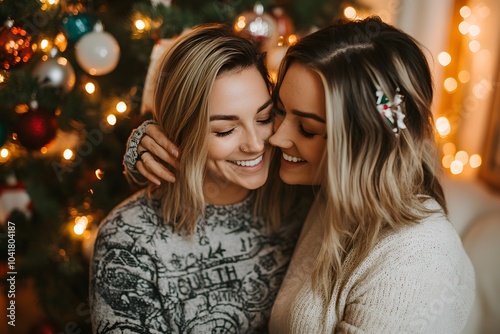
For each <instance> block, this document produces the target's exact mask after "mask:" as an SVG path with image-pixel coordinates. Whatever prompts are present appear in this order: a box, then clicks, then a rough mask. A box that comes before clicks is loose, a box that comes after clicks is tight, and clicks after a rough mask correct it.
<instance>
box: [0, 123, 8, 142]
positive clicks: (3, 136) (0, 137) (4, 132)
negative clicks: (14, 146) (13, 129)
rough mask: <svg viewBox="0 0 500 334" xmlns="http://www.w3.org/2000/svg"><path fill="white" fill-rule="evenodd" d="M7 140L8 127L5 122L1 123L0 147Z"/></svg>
mask: <svg viewBox="0 0 500 334" xmlns="http://www.w3.org/2000/svg"><path fill="white" fill-rule="evenodd" d="M6 141H7V129H6V128H5V125H4V124H3V123H0V147H2V146H3V145H4V144H5V142H6Z"/></svg>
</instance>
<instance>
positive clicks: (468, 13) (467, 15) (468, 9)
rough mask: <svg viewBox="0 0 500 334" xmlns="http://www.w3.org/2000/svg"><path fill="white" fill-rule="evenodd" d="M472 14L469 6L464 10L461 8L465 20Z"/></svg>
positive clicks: (464, 7)
mask: <svg viewBox="0 0 500 334" xmlns="http://www.w3.org/2000/svg"><path fill="white" fill-rule="evenodd" d="M471 13H472V11H471V10H470V8H469V7H467V6H463V7H462V8H460V16H461V17H463V18H464V19H465V18H467V17H469V16H470V14H471Z"/></svg>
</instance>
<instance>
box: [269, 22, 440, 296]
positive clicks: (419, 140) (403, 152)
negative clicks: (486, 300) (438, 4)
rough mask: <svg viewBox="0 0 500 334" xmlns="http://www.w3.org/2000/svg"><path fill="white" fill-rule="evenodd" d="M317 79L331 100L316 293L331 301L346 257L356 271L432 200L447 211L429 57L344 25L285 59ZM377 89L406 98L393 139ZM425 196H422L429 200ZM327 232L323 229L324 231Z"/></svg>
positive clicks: (385, 35)
mask: <svg viewBox="0 0 500 334" xmlns="http://www.w3.org/2000/svg"><path fill="white" fill-rule="evenodd" d="M293 62H298V63H300V64H302V65H304V66H307V67H309V68H311V69H313V70H315V71H316V72H317V73H318V74H319V75H320V77H321V78H322V81H323V87H324V90H325V96H326V109H327V112H326V114H327V115H326V121H327V148H326V153H325V156H324V159H326V163H325V165H326V169H327V173H326V175H327V176H326V181H325V183H324V185H323V186H322V187H321V190H320V191H321V194H320V196H322V197H323V200H324V201H325V202H326V203H325V211H324V212H322V221H321V223H322V224H323V228H324V236H325V237H324V242H323V244H322V245H321V249H320V253H319V256H318V258H317V261H316V265H315V269H314V272H313V286H316V287H317V289H318V292H319V293H321V294H322V295H323V296H325V297H326V298H327V299H328V300H330V298H331V293H332V289H333V285H334V284H335V281H336V279H337V278H338V277H339V276H340V275H342V273H343V268H342V264H343V262H344V260H345V257H346V255H347V254H348V253H351V255H350V256H353V258H354V260H355V261H357V262H358V263H359V261H361V260H362V259H363V258H364V257H365V256H366V255H367V254H368V252H369V251H370V250H371V249H372V248H373V247H374V245H375V243H376V242H377V240H378V238H379V236H380V232H381V231H382V230H383V229H385V228H388V229H397V228H399V227H401V226H405V225H411V224H415V223H418V221H419V220H421V219H422V218H423V217H425V216H427V215H429V214H430V213H431V212H432V211H430V210H428V209H427V208H426V207H425V206H424V203H423V202H424V201H425V200H426V199H427V198H428V197H433V198H434V199H435V200H436V201H437V202H438V203H439V204H440V205H441V207H442V208H443V210H444V211H445V212H446V203H445V199H444V194H443V190H442V187H441V184H440V182H439V180H438V175H439V173H440V167H439V165H438V159H437V152H436V146H435V139H434V129H433V121H432V118H433V117H432V112H431V103H432V95H433V88H432V79H431V74H430V70H429V66H428V63H427V61H426V59H425V55H424V54H423V53H422V51H421V49H420V48H419V46H418V44H417V43H416V42H415V41H414V40H413V39H412V38H411V37H410V36H408V35H407V34H405V33H403V32H402V31H400V30H398V29H396V28H394V27H392V26H390V25H387V24H385V23H383V22H382V21H381V20H380V19H379V18H377V17H372V18H368V19H365V20H361V21H353V22H339V23H337V24H334V25H332V26H330V27H327V28H325V29H322V30H320V31H318V32H316V33H314V34H312V35H309V36H306V37H304V38H303V39H302V40H300V41H299V42H298V43H297V44H296V45H295V46H293V47H291V48H290V49H289V51H288V52H287V54H286V56H285V59H284V62H283V63H282V66H281V68H280V74H279V79H278V83H277V87H276V89H275V93H277V92H278V91H279V86H280V83H281V81H282V80H283V77H284V75H285V72H286V70H287V68H288V67H289V66H290V64H291V63H293ZM378 88H381V90H382V91H383V92H384V93H385V94H386V95H387V96H388V97H389V99H391V100H392V99H394V96H395V94H396V90H397V89H399V90H400V91H401V94H402V95H404V97H405V100H404V104H403V112H404V113H405V115H406V118H405V119H404V123H405V125H406V127H407V129H405V130H401V131H400V134H399V135H395V134H394V132H393V131H392V128H391V127H390V126H389V125H388V123H387V121H386V120H385V119H384V118H383V117H382V116H381V115H380V114H379V113H378V111H377V106H376V94H375V93H376V91H377V89H378ZM422 195H424V196H422ZM317 223H320V222H317Z"/></svg>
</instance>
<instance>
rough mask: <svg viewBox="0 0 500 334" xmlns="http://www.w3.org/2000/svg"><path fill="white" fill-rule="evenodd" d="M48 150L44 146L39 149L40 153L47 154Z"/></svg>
mask: <svg viewBox="0 0 500 334" xmlns="http://www.w3.org/2000/svg"><path fill="white" fill-rule="evenodd" d="M48 151H49V150H48V149H47V147H45V146H44V147H42V148H41V149H40V153H42V154H47V152H48Z"/></svg>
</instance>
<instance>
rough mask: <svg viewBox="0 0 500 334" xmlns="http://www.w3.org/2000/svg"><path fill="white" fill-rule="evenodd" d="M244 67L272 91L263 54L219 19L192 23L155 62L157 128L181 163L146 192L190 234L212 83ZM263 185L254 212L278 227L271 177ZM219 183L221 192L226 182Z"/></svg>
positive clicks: (199, 201)
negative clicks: (167, 179)
mask: <svg viewBox="0 0 500 334" xmlns="http://www.w3.org/2000/svg"><path fill="white" fill-rule="evenodd" d="M247 68H256V69H257V70H258V71H259V72H260V74H261V75H262V79H263V80H264V81H265V83H266V85H267V87H268V89H269V90H271V88H272V87H271V83H270V80H269V76H268V72H267V70H266V67H265V65H264V59H263V55H262V54H261V53H259V52H258V50H257V49H256V48H255V47H254V46H253V45H252V44H251V43H250V42H249V41H247V40H245V39H243V38H241V37H238V36H236V35H235V34H234V33H233V31H232V30H231V28H230V27H228V26H225V25H221V24H205V25H200V26H196V27H194V28H193V29H192V31H190V32H188V33H186V34H184V35H182V36H181V37H179V39H178V40H177V41H176V43H175V44H174V45H173V46H172V47H171V48H170V49H169V50H168V51H167V52H166V53H165V54H164V55H163V57H162V59H161V60H160V62H159V66H158V67H157V74H156V75H157V78H156V82H157V85H156V89H155V92H154V103H153V115H154V119H155V121H156V122H157V124H158V125H159V127H160V128H161V130H162V131H163V132H164V133H165V134H167V135H168V138H169V139H170V140H171V141H172V142H173V143H175V144H176V145H177V146H178V147H179V149H180V152H181V155H180V157H179V162H180V166H181V167H180V168H179V169H178V170H177V171H175V173H176V178H177V180H176V182H175V183H173V184H171V183H166V182H164V183H163V184H162V185H161V186H160V187H159V188H158V189H153V188H150V195H151V196H154V197H155V198H159V199H160V200H161V207H162V213H163V218H164V220H165V221H166V222H168V223H172V224H173V225H174V227H175V229H176V230H178V231H183V232H187V233H188V234H191V233H193V232H194V230H195V228H196V224H197V222H198V219H199V217H200V216H201V217H203V216H204V213H205V204H206V203H205V199H204V196H203V193H204V192H203V178H204V175H205V165H206V161H207V135H208V134H209V105H208V101H209V97H210V95H211V92H212V87H213V84H214V82H215V80H216V78H217V77H218V76H219V75H221V74H223V73H228V72H233V71H241V70H244V69H247ZM273 168H276V167H275V166H274V167H273ZM278 181H279V180H278ZM271 183H273V181H271ZM266 185H267V187H262V188H261V189H258V190H256V191H255V192H256V193H257V194H256V201H255V205H254V214H255V215H258V216H260V217H266V218H267V219H266V220H267V221H268V222H271V224H272V225H273V226H274V227H277V225H278V224H279V217H280V213H279V211H280V210H279V208H280V204H279V201H280V198H279V196H276V194H275V191H276V190H274V188H275V187H273V185H272V184H270V182H267V183H266ZM220 187H221V189H220V191H223V187H224V185H220ZM268 187H269V188H268ZM269 189H273V190H272V191H271V190H269Z"/></svg>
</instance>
